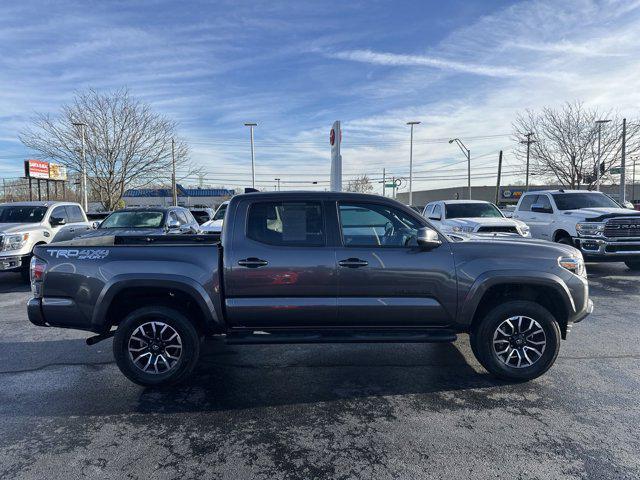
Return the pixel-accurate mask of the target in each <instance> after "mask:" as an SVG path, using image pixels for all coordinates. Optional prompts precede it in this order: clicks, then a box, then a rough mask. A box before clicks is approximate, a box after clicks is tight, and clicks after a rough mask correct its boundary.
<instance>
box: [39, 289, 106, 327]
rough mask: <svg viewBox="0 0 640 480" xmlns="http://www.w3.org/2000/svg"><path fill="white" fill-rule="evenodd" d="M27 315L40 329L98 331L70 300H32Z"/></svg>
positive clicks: (53, 298) (48, 298) (51, 298)
mask: <svg viewBox="0 0 640 480" xmlns="http://www.w3.org/2000/svg"><path fill="white" fill-rule="evenodd" d="M27 315H28V317H29V321H30V322H31V323H33V324H34V325H37V326H39V327H61V328H73V329H76V330H87V331H91V332H94V331H96V330H95V329H94V328H92V325H91V322H90V321H89V320H87V318H86V317H85V315H84V314H83V313H82V311H81V310H80V309H79V308H78V305H77V304H76V303H75V302H74V301H73V300H72V299H70V298H57V297H44V298H32V299H31V300H29V302H28V303H27ZM98 333H100V332H98Z"/></svg>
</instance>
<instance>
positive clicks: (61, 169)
mask: <svg viewBox="0 0 640 480" xmlns="http://www.w3.org/2000/svg"><path fill="white" fill-rule="evenodd" d="M66 179H67V167H65V166H64V165H60V164H59V163H50V164H49V180H60V181H65V180H66Z"/></svg>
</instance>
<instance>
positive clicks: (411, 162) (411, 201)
mask: <svg viewBox="0 0 640 480" xmlns="http://www.w3.org/2000/svg"><path fill="white" fill-rule="evenodd" d="M419 124H420V122H418V121H413V122H407V125H410V126H411V140H410V142H409V206H411V205H413V126H414V125H419Z"/></svg>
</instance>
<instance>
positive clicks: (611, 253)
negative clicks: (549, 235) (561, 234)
mask: <svg viewBox="0 0 640 480" xmlns="http://www.w3.org/2000/svg"><path fill="white" fill-rule="evenodd" d="M573 243H574V245H575V246H576V248H579V249H580V251H581V252H582V256H583V257H584V258H585V260H587V261H595V262H624V261H626V260H636V261H639V260H640V240H628V241H622V240H616V241H611V240H608V239H605V238H586V237H575V238H574V239H573Z"/></svg>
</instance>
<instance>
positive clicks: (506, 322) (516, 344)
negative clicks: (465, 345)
mask: <svg viewBox="0 0 640 480" xmlns="http://www.w3.org/2000/svg"><path fill="white" fill-rule="evenodd" d="M470 340H471V347H472V350H473V352H474V354H475V355H476V358H477V359H478V361H479V362H480V363H481V364H482V366H483V367H484V368H486V369H487V370H488V371H489V372H490V373H492V374H493V375H495V376H496V377H498V378H501V379H504V380H515V381H526V380H532V379H534V378H537V377H539V376H540V375H542V374H543V373H545V372H546V371H547V370H549V368H551V366H552V365H553V363H554V362H555V361H556V358H557V356H558V352H559V350H560V327H559V325H558V322H557V321H556V319H555V318H554V316H553V315H552V314H551V313H550V312H549V311H548V310H547V309H546V308H544V307H543V306H541V305H539V304H537V303H534V302H530V301H524V300H516V301H511V302H506V303H503V304H501V305H498V306H496V307H495V308H493V309H492V310H491V311H489V313H488V314H487V315H485V317H484V318H482V319H480V322H479V323H478V324H477V325H476V326H475V328H474V329H473V331H472V332H471V336H470Z"/></svg>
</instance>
